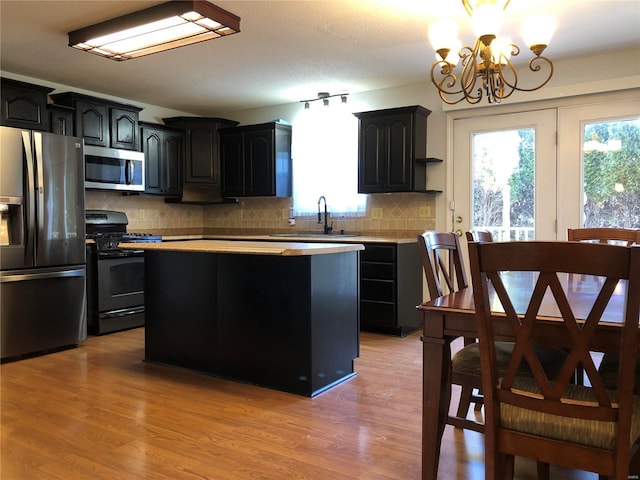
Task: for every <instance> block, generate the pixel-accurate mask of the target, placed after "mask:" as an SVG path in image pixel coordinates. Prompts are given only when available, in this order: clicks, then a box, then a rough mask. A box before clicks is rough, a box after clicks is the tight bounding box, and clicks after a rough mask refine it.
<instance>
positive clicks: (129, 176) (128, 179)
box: [124, 160, 134, 185]
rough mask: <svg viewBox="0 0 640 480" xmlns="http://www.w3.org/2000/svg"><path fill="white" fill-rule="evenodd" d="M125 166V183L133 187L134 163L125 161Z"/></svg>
mask: <svg viewBox="0 0 640 480" xmlns="http://www.w3.org/2000/svg"><path fill="white" fill-rule="evenodd" d="M124 165H125V167H124V172H125V173H124V178H125V183H126V184H127V185H131V184H132V183H133V174H134V167H133V162H132V161H131V160H125V164H124Z"/></svg>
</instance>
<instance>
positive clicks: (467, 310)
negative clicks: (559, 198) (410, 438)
mask: <svg viewBox="0 0 640 480" xmlns="http://www.w3.org/2000/svg"><path fill="white" fill-rule="evenodd" d="M535 280H536V275H535V274H534V273H531V272H505V273H504V274H503V281H504V283H505V286H506V288H507V289H508V290H509V292H510V295H511V296H512V301H513V302H514V307H515V308H516V311H517V312H518V313H522V312H524V311H525V310H526V306H527V303H528V300H529V295H530V292H531V291H532V290H533V287H534V284H535ZM561 281H562V282H563V286H564V288H565V291H566V292H567V298H568V300H569V302H570V304H571V305H572V309H573V312H574V315H575V317H576V319H577V320H578V321H579V319H584V318H586V316H587V315H588V312H589V310H590V307H591V305H593V302H594V301H595V298H596V296H597V294H598V292H599V289H600V287H601V280H600V279H597V278H595V277H592V276H587V275H576V274H573V275H566V274H564V276H562V277H561ZM489 291H490V296H491V298H490V302H489V303H490V305H491V308H492V311H493V310H494V309H495V312H494V315H493V316H494V322H495V323H494V331H495V332H496V333H497V334H498V335H500V338H499V339H500V340H513V336H512V335H510V334H508V332H509V331H510V327H508V326H507V325H506V319H505V317H504V314H503V313H502V312H501V309H500V308H499V306H498V302H497V296H495V294H494V293H493V292H491V289H490V290H489ZM625 291H626V282H624V281H621V282H619V284H618V286H617V288H616V291H615V293H614V295H613V297H612V299H611V301H610V304H609V306H608V307H607V309H606V310H605V312H604V314H603V317H602V319H603V321H601V323H600V324H599V326H598V329H597V332H596V334H595V335H594V337H593V338H592V342H590V343H589V348H590V349H591V350H592V351H599V352H607V351H616V350H618V349H619V336H620V332H621V330H622V328H621V327H622V313H623V308H624V298H625ZM636 294H638V295H640V292H636ZM418 310H419V311H421V312H422V315H423V318H424V327H423V328H424V331H423V336H422V341H423V403H422V479H423V480H436V479H437V476H438V462H439V458H440V442H441V440H442V435H443V432H444V427H445V424H446V419H447V413H448V411H449V403H450V399H451V382H450V368H451V342H452V341H453V340H455V339H456V338H458V337H477V326H476V319H475V306H474V300H473V289H472V288H471V287H469V288H464V289H462V290H460V291H458V292H455V293H450V294H448V295H444V296H442V297H438V298H436V299H433V300H430V301H428V302H425V303H423V304H421V305H419V306H418ZM537 318H538V320H539V321H537V322H536V327H535V328H534V335H535V337H536V338H537V339H538V341H541V342H542V343H544V344H547V345H550V346H557V347H569V346H570V344H571V341H570V339H569V337H568V335H567V333H566V330H565V328H564V327H563V326H562V319H561V318H560V313H559V310H558V308H557V306H556V305H555V302H554V301H553V300H552V297H551V296H550V293H549V292H547V295H545V299H544V300H543V303H542V305H541V308H540V310H539V312H538V315H537ZM639 337H640V331H639Z"/></svg>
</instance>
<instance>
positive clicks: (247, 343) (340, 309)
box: [120, 240, 364, 397]
mask: <svg viewBox="0 0 640 480" xmlns="http://www.w3.org/2000/svg"><path fill="white" fill-rule="evenodd" d="M120 247H121V248H130V249H142V250H144V251H145V309H146V312H145V314H146V319H145V359H146V360H147V361H152V362H158V363H163V364H169V365H175V366H179V367H185V368H190V369H194V370H198V371H202V372H206V373H210V374H214V375H218V376H221V377H225V378H230V379H233V380H238V381H242V382H248V383H253V384H257V385H261V386H264V387H269V388H274V389H277V390H283V391H287V392H290V393H295V394H299V395H305V396H311V397H313V396H315V395H317V394H319V393H321V392H323V391H325V390H327V389H328V388H331V387H332V386H334V385H336V384H338V383H340V382H342V381H344V380H347V379H348V378H350V377H352V376H353V375H355V370H354V365H353V363H354V360H355V358H357V356H358V346H359V325H358V251H359V250H362V249H363V248H364V247H363V246H362V245H360V244H340V243H326V244H325V243H302V242H260V241H226V240H189V241H176V242H162V243H131V244H125V243H121V244H120Z"/></svg>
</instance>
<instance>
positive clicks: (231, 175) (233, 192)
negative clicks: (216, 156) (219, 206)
mask: <svg viewBox="0 0 640 480" xmlns="http://www.w3.org/2000/svg"><path fill="white" fill-rule="evenodd" d="M220 169H221V172H222V173H221V174H222V196H223V197H240V196H243V195H244V193H245V192H244V134H243V133H240V132H237V133H223V134H221V135H220Z"/></svg>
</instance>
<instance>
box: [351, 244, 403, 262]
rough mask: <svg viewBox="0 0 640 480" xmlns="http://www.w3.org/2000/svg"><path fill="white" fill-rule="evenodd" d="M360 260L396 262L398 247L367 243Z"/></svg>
mask: <svg viewBox="0 0 640 480" xmlns="http://www.w3.org/2000/svg"><path fill="white" fill-rule="evenodd" d="M360 261H361V262H389V263H395V261H396V247H395V245H370V244H366V245H365V249H364V250H362V251H361V252H360Z"/></svg>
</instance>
